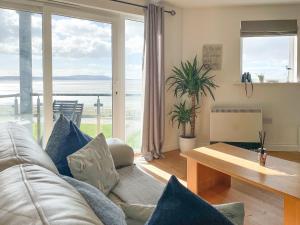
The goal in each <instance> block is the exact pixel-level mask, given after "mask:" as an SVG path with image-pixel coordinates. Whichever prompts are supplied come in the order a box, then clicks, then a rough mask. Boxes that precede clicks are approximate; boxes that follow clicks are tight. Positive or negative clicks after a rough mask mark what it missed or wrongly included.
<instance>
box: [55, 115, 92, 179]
mask: <svg viewBox="0 0 300 225" xmlns="http://www.w3.org/2000/svg"><path fill="white" fill-rule="evenodd" d="M91 140H92V138H91V137H89V136H88V135H86V134H84V133H82V132H81V131H80V130H79V129H78V128H77V126H76V125H75V124H74V123H73V122H72V121H70V133H69V134H68V135H67V137H66V138H65V139H64V140H62V141H61V143H60V145H59V147H58V150H59V152H58V156H56V157H55V158H56V159H58V160H57V161H54V163H55V165H56V167H57V169H58V171H59V173H60V174H62V175H65V176H70V177H73V176H72V174H71V171H70V168H69V166H68V161H67V157H68V156H69V155H71V154H73V153H74V152H76V151H78V150H79V149H81V148H82V147H84V146H85V145H86V144H87V143H89V142H90V141H91Z"/></svg>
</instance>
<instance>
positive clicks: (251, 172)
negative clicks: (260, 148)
mask: <svg viewBox="0 0 300 225" xmlns="http://www.w3.org/2000/svg"><path fill="white" fill-rule="evenodd" d="M181 155H182V156H184V157H185V158H186V159H187V186H188V188H189V189H190V190H191V191H193V192H194V193H196V194H198V195H201V192H205V191H207V190H209V189H211V188H214V187H216V186H220V185H222V186H224V187H228V188H229V187H230V185H231V177H234V178H235V179H238V180H241V181H243V182H246V183H248V184H251V185H254V186H256V187H257V188H261V189H264V190H267V191H270V192H274V193H275V194H278V195H280V196H283V198H284V225H300V164H298V163H295V162H291V161H287V160H283V159H279V158H276V157H272V156H268V158H267V163H266V166H265V167H263V166H260V165H259V163H258V159H257V153H255V152H252V151H248V150H245V149H242V148H238V147H234V146H231V145H227V144H223V143H218V144H213V145H210V146H207V147H201V148H197V149H194V150H191V151H188V152H186V153H182V154H181Z"/></svg>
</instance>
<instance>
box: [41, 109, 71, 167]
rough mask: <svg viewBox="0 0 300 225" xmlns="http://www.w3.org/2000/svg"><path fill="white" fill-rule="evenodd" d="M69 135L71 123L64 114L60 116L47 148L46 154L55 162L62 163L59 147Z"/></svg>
mask: <svg viewBox="0 0 300 225" xmlns="http://www.w3.org/2000/svg"><path fill="white" fill-rule="evenodd" d="M69 133H70V121H69V120H67V119H66V118H65V117H64V115H63V114H60V117H59V119H58V120H57V121H56V123H55V124H54V127H53V130H52V133H51V135H50V137H49V140H48V142H47V146H46V152H47V153H48V155H49V156H50V158H51V159H52V161H53V162H58V161H60V159H61V157H60V150H59V146H60V145H61V142H62V141H63V140H64V139H65V138H66V137H67V136H68V135H69Z"/></svg>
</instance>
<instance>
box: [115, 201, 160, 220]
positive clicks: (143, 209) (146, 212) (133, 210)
mask: <svg viewBox="0 0 300 225" xmlns="http://www.w3.org/2000/svg"><path fill="white" fill-rule="evenodd" d="M120 206H121V208H122V210H123V212H124V213H125V215H126V218H127V220H131V221H132V220H134V221H139V222H141V223H142V224H145V223H146V222H147V220H148V219H149V218H150V216H151V215H152V213H153V212H154V210H155V207H156V205H141V204H127V203H121V204H120Z"/></svg>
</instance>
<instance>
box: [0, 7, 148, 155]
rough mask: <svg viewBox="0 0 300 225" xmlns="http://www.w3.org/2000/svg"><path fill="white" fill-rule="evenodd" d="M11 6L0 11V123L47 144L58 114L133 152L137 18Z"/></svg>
mask: <svg viewBox="0 0 300 225" xmlns="http://www.w3.org/2000/svg"><path fill="white" fill-rule="evenodd" d="M33 4H34V3H33ZM0 7H4V6H2V3H1V2H0ZM5 7H6V5H5ZM11 7H12V8H13V9H15V8H16V9H17V10H13V9H2V8H0V29H1V32H0V122H3V121H15V122H18V123H21V124H23V125H25V126H26V127H28V129H29V130H30V131H31V132H32V133H33V135H34V137H35V138H36V139H37V140H38V141H39V142H40V143H41V144H44V145H45V143H46V141H47V138H48V137H49V135H50V133H51V130H52V128H53V124H54V122H55V121H56V120H57V118H58V117H59V115H60V113H61V112H63V113H64V114H65V115H66V116H67V117H68V118H69V119H72V120H73V121H74V122H75V123H76V124H77V125H78V127H80V129H81V130H83V131H84V132H85V133H87V134H88V135H90V136H92V137H95V136H96V135H97V134H98V133H100V132H102V133H104V135H105V136H106V137H107V138H109V137H117V138H120V139H123V140H124V141H125V142H126V143H128V144H129V145H131V146H132V147H133V148H134V149H135V150H139V149H140V146H141V127H142V121H141V119H142V109H143V101H142V99H143V75H142V63H143V40H144V30H143V29H144V24H143V22H141V21H139V19H140V18H138V19H136V18H137V17H134V19H132V18H133V17H131V18H130V19H129V17H127V16H125V15H120V14H115V13H108V12H103V11H95V12H92V11H90V10H87V9H83V10H78V9H72V10H71V9H70V8H68V7H67V6H64V7H61V8H60V7H59V6H51V7H50V6H49V7H48V6H41V5H37V6H33V5H28V6H26V5H18V4H17V3H12V6H11ZM24 7H25V8H24ZM24 9H25V11H24ZM31 9H32V12H31ZM37 12H39V13H37ZM44 124H45V125H44ZM42 140H45V142H44V143H42Z"/></svg>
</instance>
